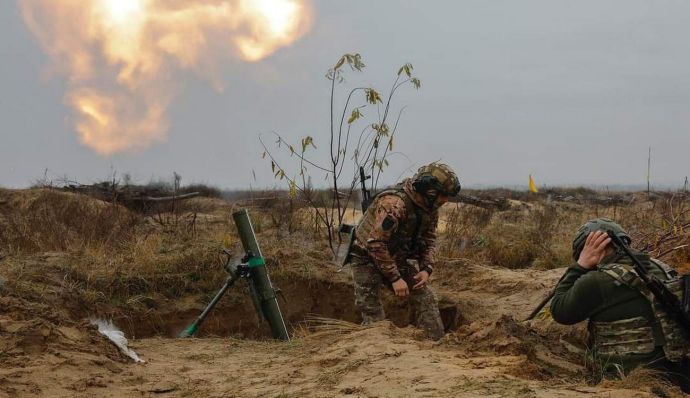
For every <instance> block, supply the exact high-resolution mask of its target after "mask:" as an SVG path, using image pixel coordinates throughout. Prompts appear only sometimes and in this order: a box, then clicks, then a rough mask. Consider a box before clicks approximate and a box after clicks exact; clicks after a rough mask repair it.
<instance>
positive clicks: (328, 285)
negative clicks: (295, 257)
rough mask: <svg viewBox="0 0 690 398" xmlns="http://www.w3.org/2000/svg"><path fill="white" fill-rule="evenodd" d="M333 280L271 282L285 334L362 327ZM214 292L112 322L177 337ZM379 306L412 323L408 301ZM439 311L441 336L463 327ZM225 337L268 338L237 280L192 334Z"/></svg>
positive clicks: (341, 285) (347, 287)
mask: <svg viewBox="0 0 690 398" xmlns="http://www.w3.org/2000/svg"><path fill="white" fill-rule="evenodd" d="M338 279H342V280H339V281H325V280H321V279H314V278H308V277H303V276H295V275H290V276H282V275H281V276H277V277H276V278H274V280H273V283H274V286H275V287H276V288H277V289H280V294H279V303H280V307H281V310H282V312H283V316H284V318H285V320H286V322H287V324H288V329H289V330H295V329H298V328H300V327H303V326H304V323H305V321H306V320H307V319H308V318H310V317H322V318H331V319H340V320H344V321H348V322H352V323H360V322H361V316H360V315H359V313H358V311H357V309H356V308H355V303H354V293H353V286H352V283H351V282H350V281H348V280H347V279H348V278H346V277H344V276H343V277H340V278H338ZM214 293H215V292H209V294H207V295H204V296H187V297H182V298H180V299H179V300H176V301H174V302H170V303H167V304H165V305H163V306H161V307H159V308H157V309H156V311H142V312H139V313H134V314H128V315H118V316H115V317H113V320H114V322H115V323H116V324H117V325H118V326H119V327H120V328H122V330H123V331H124V332H125V334H126V335H127V336H128V337H132V338H136V339H140V338H148V337H154V336H158V337H177V336H178V335H179V333H180V332H181V331H182V330H184V329H185V328H186V327H187V326H189V325H190V324H191V323H192V322H193V321H194V320H195V319H196V317H197V316H199V314H200V313H201V311H202V310H203V308H204V306H205V305H206V303H208V302H209V301H210V298H211V297H212V295H213V294H214ZM383 303H384V308H385V311H386V315H387V317H388V319H390V320H391V321H392V322H393V323H394V324H395V325H397V326H399V327H405V326H408V325H411V324H414V321H413V314H412V312H411V309H410V306H409V304H408V303H407V301H405V300H399V299H396V298H395V297H394V296H393V295H392V294H390V293H388V292H384V294H383ZM439 309H440V312H441V318H442V320H443V323H444V326H445V328H446V331H454V330H456V329H457V327H458V326H459V325H460V324H462V323H463V318H462V316H461V315H460V311H459V310H458V306H457V304H456V303H453V302H451V301H450V300H447V299H444V298H443V297H442V298H441V300H440V302H439ZM228 336H232V337H235V338H248V339H265V338H270V337H271V333H270V329H269V327H268V324H267V323H266V322H261V323H259V318H258V315H257V313H256V311H255V310H254V306H253V304H252V301H251V299H250V296H249V293H248V289H247V284H246V283H245V282H244V281H239V282H238V283H237V284H235V286H233V287H232V288H231V290H230V291H228V293H227V294H226V295H225V296H224V297H223V298H222V299H221V301H220V302H219V304H218V305H217V306H216V308H215V309H214V310H213V311H212V312H211V314H210V315H209V316H208V318H206V320H205V322H204V323H203V325H202V327H201V328H200V329H199V331H198V332H197V337H228Z"/></svg>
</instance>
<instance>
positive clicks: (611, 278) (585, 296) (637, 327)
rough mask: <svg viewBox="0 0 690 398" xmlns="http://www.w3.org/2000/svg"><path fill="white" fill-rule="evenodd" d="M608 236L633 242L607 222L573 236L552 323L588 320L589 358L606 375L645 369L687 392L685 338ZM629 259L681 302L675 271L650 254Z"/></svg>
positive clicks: (688, 343) (598, 222) (688, 344)
mask: <svg viewBox="0 0 690 398" xmlns="http://www.w3.org/2000/svg"><path fill="white" fill-rule="evenodd" d="M608 233H613V234H614V235H615V236H617V237H618V238H619V239H620V241H622V242H623V243H625V244H626V245H627V244H630V242H631V239H630V236H628V234H627V233H626V232H625V231H624V230H623V228H622V227H621V226H620V225H618V224H617V223H615V222H613V221H612V220H609V219H606V218H598V219H595V220H590V221H589V222H587V223H586V224H584V225H583V226H582V227H580V229H579V230H578V231H577V233H576V235H575V238H574V240H573V258H574V259H575V260H577V263H576V264H574V265H573V266H571V267H570V268H568V270H567V271H566V274H565V275H564V276H563V279H562V280H561V282H560V283H559V284H558V286H557V287H556V289H555V294H554V297H553V300H552V301H551V314H552V316H553V319H554V320H556V322H558V323H562V324H565V325H572V324H575V323H578V322H581V321H584V320H586V319H587V320H589V325H588V329H589V334H590V344H591V348H592V354H593V357H594V359H595V361H596V363H598V364H599V365H601V366H602V367H603V370H604V371H605V372H607V371H611V370H615V373H621V372H622V373H624V374H627V373H629V372H630V371H631V370H633V369H634V368H636V367H638V366H645V367H648V368H652V369H656V370H660V371H662V372H664V373H666V374H667V377H668V378H670V379H671V380H673V381H674V382H675V383H677V384H678V385H679V386H680V387H681V388H682V389H683V391H684V392H690V372H689V370H690V367H689V366H688V361H687V358H688V354H689V352H690V341H689V340H688V339H687V334H686V333H685V332H684V330H682V328H681V325H680V324H679V323H678V322H677V321H676V319H675V318H673V317H671V316H670V315H669V314H668V311H667V310H666V309H665V308H664V305H662V304H661V303H660V302H659V301H658V300H657V299H656V298H655V297H654V295H653V294H652V293H651V292H650V290H649V289H648V288H647V285H646V284H645V283H644V282H643V281H642V279H640V277H639V275H638V273H637V271H636V270H635V269H634V267H633V265H632V264H633V261H632V259H630V258H629V257H628V256H627V255H626V254H624V253H623V252H622V251H621V250H620V249H618V248H617V247H616V246H615V245H613V244H612V243H611V238H610V237H609V235H608ZM632 255H633V256H634V257H635V258H636V259H638V260H639V262H640V263H641V264H642V265H643V266H644V269H646V270H647V271H648V272H647V274H649V275H653V276H655V277H656V278H658V279H659V280H661V281H663V284H664V285H665V286H667V287H668V288H669V290H670V291H671V292H672V293H673V294H674V295H676V296H677V297H679V299H680V300H681V302H682V295H683V289H682V282H683V280H682V279H681V278H680V277H679V276H678V273H677V272H676V271H675V270H673V269H672V268H671V267H669V266H668V265H666V264H664V263H662V262H661V261H659V260H656V259H653V258H650V256H649V255H648V254H645V253H642V252H637V251H633V252H632Z"/></svg>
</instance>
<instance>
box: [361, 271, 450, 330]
mask: <svg viewBox="0 0 690 398" xmlns="http://www.w3.org/2000/svg"><path fill="white" fill-rule="evenodd" d="M351 268H352V279H353V281H354V285H355V306H356V307H357V309H358V310H359V311H360V312H361V313H362V321H363V323H365V324H366V323H371V322H376V321H381V320H383V319H385V317H386V314H385V312H384V311H383V305H382V304H381V286H384V284H385V285H386V286H388V287H390V283H388V281H386V280H385V279H384V277H383V275H382V274H381V273H380V272H379V270H378V269H377V268H376V267H375V266H374V265H373V264H371V263H361V262H358V261H353V262H352V263H351ZM400 271H401V274H403V278H404V279H405V281H406V282H407V284H408V285H409V288H410V295H409V301H410V306H411V307H412V312H413V316H414V318H415V321H416V326H417V327H418V328H421V329H424V330H425V331H426V333H427V336H428V337H429V338H431V339H433V340H439V339H440V338H442V337H443V335H444V328H443V321H442V320H441V314H440V312H439V310H438V300H437V299H436V295H435V294H434V292H433V290H431V288H430V287H429V286H424V287H423V288H421V289H416V290H413V289H412V286H413V285H414V284H412V281H413V280H412V276H414V275H415V274H416V273H417V270H416V268H415V267H413V266H412V265H410V266H409V269H403V270H400Z"/></svg>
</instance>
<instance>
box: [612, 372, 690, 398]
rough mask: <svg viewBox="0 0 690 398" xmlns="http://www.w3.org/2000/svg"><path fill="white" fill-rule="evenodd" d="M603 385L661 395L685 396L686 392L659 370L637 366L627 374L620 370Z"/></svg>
mask: <svg viewBox="0 0 690 398" xmlns="http://www.w3.org/2000/svg"><path fill="white" fill-rule="evenodd" d="M601 386H602V387H610V388H617V389H618V388H620V389H628V390H633V391H649V392H651V393H652V394H654V395H656V396H659V397H669V398H671V397H684V396H685V394H683V393H682V391H680V389H679V388H678V387H676V386H675V385H674V384H673V382H671V381H670V380H669V379H668V378H667V377H666V375H665V374H664V373H663V372H661V371H658V370H654V369H649V368H636V369H634V370H633V371H632V372H630V373H628V374H627V375H626V374H624V373H622V372H620V373H619V374H618V375H617V378H615V379H604V380H603V381H602V382H601Z"/></svg>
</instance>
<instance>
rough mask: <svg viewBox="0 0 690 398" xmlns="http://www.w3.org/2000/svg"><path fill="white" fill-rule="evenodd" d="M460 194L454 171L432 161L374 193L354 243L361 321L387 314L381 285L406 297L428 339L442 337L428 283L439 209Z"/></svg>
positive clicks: (438, 315) (437, 310)
mask: <svg viewBox="0 0 690 398" xmlns="http://www.w3.org/2000/svg"><path fill="white" fill-rule="evenodd" d="M459 192H460V182H459V180H458V177H457V175H456V174H455V172H454V171H453V170H452V169H451V168H450V167H448V166H447V165H445V164H440V163H431V164H429V165H426V166H423V167H421V168H420V169H419V170H418V171H417V173H416V174H415V175H414V176H413V177H412V178H408V179H405V180H403V182H402V183H401V184H399V185H397V186H396V187H395V188H393V189H388V190H385V191H383V192H381V193H379V194H378V195H376V197H374V199H373V201H372V204H371V205H370V206H369V208H368V209H367V211H366V212H365V213H364V216H363V217H362V221H361V222H360V223H359V225H358V226H357V228H356V230H355V239H354V242H353V245H352V262H351V266H352V276H353V280H354V285H355V305H356V306H357V309H358V310H359V311H360V312H361V314H362V320H363V322H364V323H371V322H376V321H380V320H383V319H384V318H385V313H384V310H383V306H382V304H381V287H382V286H386V287H387V288H389V289H390V290H392V291H393V292H394V293H395V295H396V296H397V297H400V298H408V299H409V301H410V304H411V307H412V310H413V313H414V316H415V319H416V326H417V327H419V328H422V329H424V330H425V331H426V333H427V336H428V337H429V338H431V339H433V340H439V339H440V338H442V337H443V335H444V327H443V322H442V321H441V315H440V313H439V309H438V299H437V298H436V295H435V294H434V292H433V291H432V290H431V288H430V287H429V285H428V283H429V276H431V274H432V272H433V271H434V267H435V265H436V258H435V257H436V226H437V224H438V210H439V208H440V207H441V206H442V205H443V204H444V203H446V202H447V201H448V198H449V197H452V196H456V195H458V193H459Z"/></svg>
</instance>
